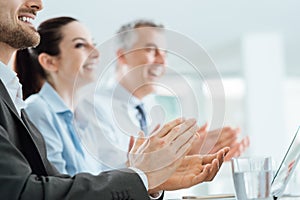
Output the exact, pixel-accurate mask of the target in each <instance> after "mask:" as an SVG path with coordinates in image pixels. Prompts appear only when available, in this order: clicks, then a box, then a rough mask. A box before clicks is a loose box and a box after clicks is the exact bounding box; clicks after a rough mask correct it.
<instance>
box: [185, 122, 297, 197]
mask: <svg viewBox="0 0 300 200" xmlns="http://www.w3.org/2000/svg"><path fill="white" fill-rule="evenodd" d="M299 130H300V127H298V130H297V132H296V134H295V136H294V137H293V140H292V142H291V144H290V146H289V148H288V150H287V152H286V154H285V156H284V158H283V160H282V162H281V164H280V165H279V168H278V169H277V171H276V173H275V175H274V177H273V180H272V183H271V195H272V196H273V199H274V200H276V199H277V198H278V197H289V196H291V197H292V195H283V193H284V190H285V188H286V187H287V184H288V182H289V180H290V179H291V177H292V175H293V173H294V171H295V169H296V166H297V164H298V162H299V160H300V133H299ZM298 133H299V134H298ZM298 197H299V196H298ZM182 199H186V200H187V199H191V200H192V199H194V200H196V199H235V195H233V194H224V195H223V194H218V195H209V196H184V197H182Z"/></svg>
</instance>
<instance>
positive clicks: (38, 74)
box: [14, 17, 78, 99]
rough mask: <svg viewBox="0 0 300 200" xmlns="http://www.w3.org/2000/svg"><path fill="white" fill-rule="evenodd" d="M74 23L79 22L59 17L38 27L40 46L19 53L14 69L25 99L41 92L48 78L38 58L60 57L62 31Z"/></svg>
mask: <svg viewBox="0 0 300 200" xmlns="http://www.w3.org/2000/svg"><path fill="white" fill-rule="evenodd" d="M73 21H78V20H76V19H74V18H72V17H57V18H52V19H48V20H46V21H44V22H43V23H41V24H40V26H39V27H38V33H39V34H40V37H41V39H40V43H39V45H38V46H36V47H33V48H28V49H22V50H19V51H17V53H16V57H15V62H14V69H15V71H16V72H17V74H18V77H19V79H20V83H21V84H22V86H23V98H24V99H26V98H27V97H29V96H30V95H31V94H35V93H37V92H39V91H40V89H41V87H42V85H43V83H44V82H45V80H46V78H47V74H46V73H45V71H44V70H43V68H42V66H41V65H40V63H39V61H38V56H39V55H40V54H41V53H47V54H49V55H51V56H57V55H59V54H60V49H59V44H60V42H61V41H62V39H63V35H62V32H61V29H62V27H64V26H65V25H67V24H69V23H71V22H73Z"/></svg>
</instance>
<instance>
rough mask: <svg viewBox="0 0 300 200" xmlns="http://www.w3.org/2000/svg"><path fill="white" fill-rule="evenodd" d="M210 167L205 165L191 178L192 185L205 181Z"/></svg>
mask: <svg viewBox="0 0 300 200" xmlns="http://www.w3.org/2000/svg"><path fill="white" fill-rule="evenodd" d="M210 169H211V165H205V166H204V168H203V170H202V172H201V173H199V174H198V175H196V176H195V177H194V178H193V181H192V182H193V185H195V184H198V183H202V182H204V181H206V180H207V177H208V176H209V173H210Z"/></svg>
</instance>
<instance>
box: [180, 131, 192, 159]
mask: <svg viewBox="0 0 300 200" xmlns="http://www.w3.org/2000/svg"><path fill="white" fill-rule="evenodd" d="M195 139H196V135H193V136H192V137H191V138H190V139H189V140H188V141H187V143H185V144H183V145H182V146H181V147H180V148H179V149H178V150H177V152H176V154H177V157H181V156H185V155H187V154H188V152H189V151H190V150H191V148H192V144H193V142H194V141H195Z"/></svg>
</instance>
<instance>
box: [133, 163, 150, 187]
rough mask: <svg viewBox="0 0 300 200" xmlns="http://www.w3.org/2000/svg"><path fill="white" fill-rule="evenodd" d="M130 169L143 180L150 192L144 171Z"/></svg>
mask: <svg viewBox="0 0 300 200" xmlns="http://www.w3.org/2000/svg"><path fill="white" fill-rule="evenodd" d="M129 169H132V170H133V171H135V172H136V173H137V174H138V175H139V176H140V178H141V179H142V181H143V183H144V186H145V188H146V190H147V191H148V179H147V176H146V174H145V173H144V172H143V171H142V170H139V169H137V168H134V167H129Z"/></svg>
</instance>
